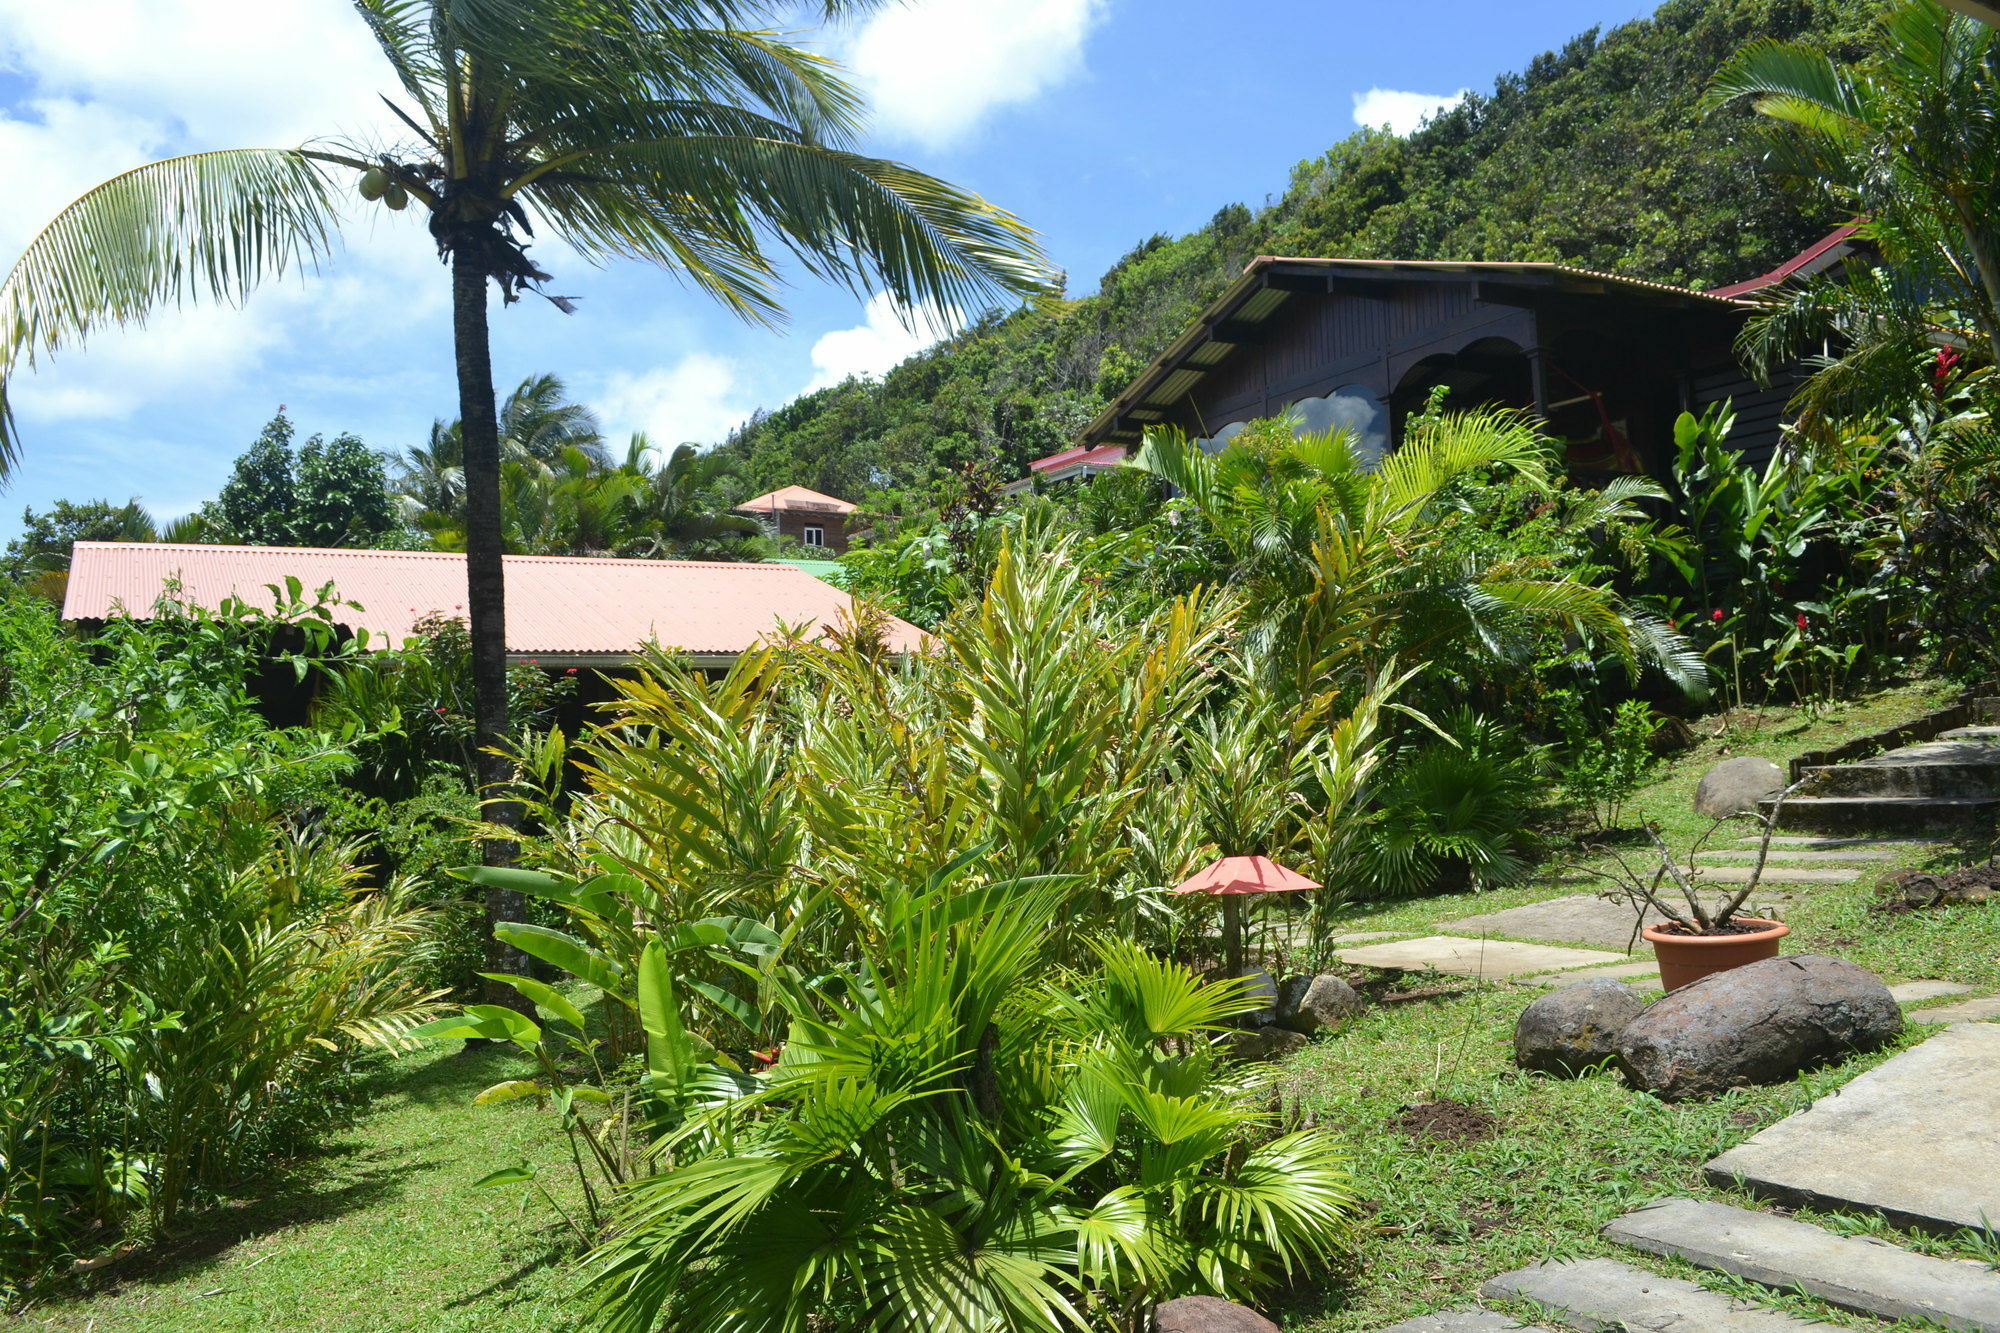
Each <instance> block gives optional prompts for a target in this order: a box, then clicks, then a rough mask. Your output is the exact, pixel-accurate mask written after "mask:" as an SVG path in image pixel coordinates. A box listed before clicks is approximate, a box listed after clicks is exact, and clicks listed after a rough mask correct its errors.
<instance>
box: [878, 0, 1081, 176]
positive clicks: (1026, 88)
mask: <svg viewBox="0 0 2000 1333" xmlns="http://www.w3.org/2000/svg"><path fill="white" fill-rule="evenodd" d="M1108 4H1109V0H912V2H911V3H909V4H906V5H901V6H896V7H892V8H887V9H884V10H882V11H881V12H880V13H878V14H876V15H875V16H874V17H873V18H870V19H869V20H868V21H867V22H866V23H865V24H864V25H863V26H862V27H861V28H860V29H859V31H858V32H856V33H855V34H854V35H853V36H852V38H851V39H850V40H849V41H848V42H846V43H845V49H844V50H843V51H842V52H841V54H842V56H843V58H844V60H845V63H846V65H847V67H848V69H849V70H850V71H851V72H852V74H853V75H854V77H855V79H856V81H857V82H858V83H859V84H860V85H861V87H862V89H863V90H864V91H865V92H866V93H867V94H868V98H869V100H870V102H871V103H872V104H873V105H874V109H875V120H876V125H877V126H878V128H880V129H881V130H882V131H884V132H885V133H887V134H890V135H892V136H894V137H898V138H904V139H913V140H915V141H916V142H918V143H921V144H923V145H925V146H926V147H930V148H946V147H950V146H951V145H953V144H956V143H959V142H962V141H963V140H964V139H965V138H966V137H967V136H968V135H970V134H971V133H972V131H973V130H974V129H976V128H977V127H978V125H979V123H980V121H981V120H983V119H984V118H985V117H986V116H987V115H989V114H990V113H991V112H993V111H995V110H997V109H999V108H1001V107H1004V106H1009V105H1012V104H1014V103H1017V102H1026V101H1030V100H1032V99H1034V98H1036V97H1038V96H1040V95H1041V94H1042V93H1043V92H1045V91H1047V90H1048V89H1049V88H1052V87H1054V86H1055V85H1057V84H1059V83H1062V82H1064V81H1065V80H1067V79H1070V78H1073V77H1074V76H1076V75H1077V74H1079V73H1081V72H1082V70H1083V45H1084V40H1085V39H1086V38H1087V37H1088V36H1089V35H1090V32H1091V30H1092V29H1093V28H1095V27H1096V26H1097V25H1098V23H1099V22H1101V21H1102V19H1103V17H1104V13H1105V10H1106V9H1107V7H1108Z"/></svg>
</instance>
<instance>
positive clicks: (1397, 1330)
mask: <svg viewBox="0 0 2000 1333" xmlns="http://www.w3.org/2000/svg"><path fill="white" fill-rule="evenodd" d="M1516 1329H1519V1330H1523V1331H1524V1333H1548V1330H1547V1329H1544V1328H1536V1327H1535V1326H1534V1325H1533V1324H1523V1323H1520V1322H1519V1321H1517V1320H1513V1319H1509V1318H1508V1317H1507V1316H1506V1315H1504V1314H1501V1313H1499V1312H1498V1311H1495V1310H1489V1309H1487V1308H1486V1307H1485V1306H1483V1305H1468V1306H1466V1307H1465V1308H1464V1309H1463V1310H1440V1311H1438V1312H1437V1313H1436V1314H1420V1315H1418V1316H1417V1317H1416V1318H1415V1319H1405V1320H1404V1321H1403V1322H1402V1323H1400V1324H1391V1325H1389V1327H1387V1328H1385V1329H1381V1330H1379V1333H1512V1331H1513V1330H1516Z"/></svg>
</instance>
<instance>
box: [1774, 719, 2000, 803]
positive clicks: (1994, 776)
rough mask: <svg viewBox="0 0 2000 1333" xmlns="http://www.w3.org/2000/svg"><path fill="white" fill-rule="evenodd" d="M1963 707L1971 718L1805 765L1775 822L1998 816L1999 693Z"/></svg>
mask: <svg viewBox="0 0 2000 1333" xmlns="http://www.w3.org/2000/svg"><path fill="white" fill-rule="evenodd" d="M1969 711H1970V715H1971V716H1972V718H1973V722H1972V723H1971V724H1970V725H1967V726H1962V727H1954V728H1952V729H1951V730H1949V731H1945V732H1942V733H1940V734H1938V735H1937V736H1936V738H1935V739H1932V740H1928V741H1919V742H1915V743H1913V744H1908V745H1901V746H1897V747H1896V748H1894V749H1891V750H1887V751H1884V752H1883V753H1881V754H1877V755H1872V756H1870V757H1868V758H1866V759H1856V760H1850V761H1848V762H1846V763H1839V764H1821V765H1808V766H1807V767H1806V768H1805V769H1804V770H1803V771H1802V772H1801V774H1800V776H1802V777H1810V778H1812V779H1813V782H1812V784H1811V785H1810V786H1808V787H1807V788H1806V789H1805V792H1804V793H1803V794H1801V795H1798V796H1794V797H1792V798H1791V799H1790V800H1788V801H1786V802H1785V804H1784V808H1783V810H1781V811H1780V812H1779V816H1778V823H1779V825H1780V827H1782V828H1787V829H1794V830H1801V831H1810V832H1820V833H1846V832H1864V831H1865V832H1875V831H1881V832H1899V833H1901V832H1909V833H1915V832H1925V831H1940V830H1947V829H1962V828H1968V827H1973V828H1977V827H1981V826H1983V825H1987V824H1990V823H1991V822H1992V820H1993V819H1994V817H1995V816H1996V815H2000V698H1993V699H1977V700H1974V701H1972V703H1971V704H1970V705H1969ZM1770 804H1771V803H1769V802H1767V803H1766V809H1768V808H1769V807H1770Z"/></svg>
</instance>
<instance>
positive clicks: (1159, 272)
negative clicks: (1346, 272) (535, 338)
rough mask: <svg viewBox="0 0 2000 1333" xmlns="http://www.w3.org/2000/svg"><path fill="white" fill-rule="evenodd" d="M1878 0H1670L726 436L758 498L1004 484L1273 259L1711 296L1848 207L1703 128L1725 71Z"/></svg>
mask: <svg viewBox="0 0 2000 1333" xmlns="http://www.w3.org/2000/svg"><path fill="white" fill-rule="evenodd" d="M1877 9H1878V5H1877V4H1875V3H1873V2H1872V0H1860V2H1858V3H1857V2H1856V0H1669V2H1668V3H1667V4H1665V5H1662V6H1661V7H1660V9H1659V10H1658V11H1657V12H1656V13H1655V14H1654V15H1653V16H1652V17H1651V18H1648V19H1641V20H1637V21H1634V22H1632V23H1628V24H1625V25H1623V26H1621V27H1618V28H1615V29H1612V30H1611V31H1609V32H1604V33H1600V32H1598V31H1596V30H1594V29H1593V30H1592V31H1590V32H1587V33H1584V34H1583V35H1581V36H1579V37H1577V38H1576V39H1574V40H1573V41H1571V42H1570V43H1569V45H1567V46H1566V47H1564V48H1563V49H1562V50H1560V51H1551V52H1548V53H1546V54H1544V55H1541V56H1539V57H1537V58H1536V59H1535V60H1534V61H1533V62H1532V63H1531V64H1530V65H1529V66H1528V68H1527V69H1526V70H1524V71H1521V72H1519V73H1514V74H1507V75H1504V76H1502V77H1501V78H1500V79H1499V80H1498V81H1497V82H1496V83H1495V84H1494V87H1493V90H1492V91H1491V92H1490V93H1487V94H1484V95H1474V96H1472V97H1469V98H1467V99H1466V100H1465V101H1464V102H1463V103H1461V104H1460V105H1459V106H1458V107H1456V108H1454V109H1453V110H1451V111H1449V112H1447V113H1445V114H1444V115H1442V116H1440V117H1438V118H1437V119H1435V120H1434V121H1432V122H1431V123H1430V124H1429V125H1427V126H1425V127H1424V128H1423V129H1421V130H1419V131H1417V132H1416V133H1414V134H1412V135H1410V136H1409V137H1408V138H1403V139H1399V138H1397V137H1395V136H1394V135H1391V134H1387V133H1384V132H1382V131H1377V130H1364V131H1361V132H1359V133H1356V134H1352V135H1349V136H1348V137H1347V138H1345V139H1342V140H1341V141H1340V142H1338V143H1336V144H1335V145H1334V146H1333V147H1332V148H1331V149H1329V150H1328V151H1327V152H1326V153H1325V154H1323V155H1322V156H1319V157H1316V158H1312V159H1309V160H1307V161H1305V162H1301V163H1300V164H1299V165H1298V166H1297V167H1296V168H1294V169H1293V172H1292V179H1291V182H1290V185H1289V188H1287V189H1286V191H1285V192H1284V194H1283V196H1282V197H1281V198H1279V199H1278V201H1277V202H1276V203H1274V204H1271V205H1270V206H1268V207H1266V208H1265V209H1263V210H1262V211H1258V212H1253V211H1252V210H1250V209H1249V208H1246V207H1245V206H1243V205H1241V204H1231V205H1229V206H1228V207H1226V208H1223V209H1222V210H1221V211H1220V212H1218V213H1217V214H1216V215H1215V217H1214V219H1213V220H1212V221H1211V222H1210V223H1209V224H1208V225H1207V226H1206V227H1203V228H1202V229H1200V230H1199V231H1195V232H1191V233H1189V234H1188V235H1185V236H1180V237H1166V236H1154V237H1151V238H1150V239H1148V240H1146V241H1144V242H1142V243H1141V244H1140V245H1139V246H1137V247H1136V248H1135V249H1133V250H1132V252H1131V253H1130V254H1128V255H1126V256H1125V257H1124V258H1123V259H1121V260H1120V261H1119V262H1118V263H1117V264H1116V265H1115V266H1114V267H1113V268H1112V269H1111V271H1110V272H1109V273H1107V274H1105V275H1104V278H1103V280H1102V281H1101V283H1100V284H1099V287H1098V291H1097V292H1096V293H1095V294H1094V295H1090V296H1085V297H1083V298H1081V299H1077V300H1064V301H1057V302H1053V303H1050V304H1049V305H1048V306H1046V307H1045V308H1040V309H1035V310H1023V311H1018V312H1015V313H1012V314H1009V315H1004V316H1003V315H992V316H988V317H987V318H984V319H982V320H979V321H977V322H976V323H975V324H974V325H973V326H972V327H971V328H969V329H967V330H966V331H965V332H964V333H962V334H961V335H959V336H958V337H956V338H954V339H952V340H951V341H949V342H947V343H943V344H940V345H939V346H937V347H935V348H932V349H931V350H929V351H927V352H924V353H921V354H919V355H918V356H915V357H912V358H910V359H909V360H907V361H905V362H903V363H902V364H901V365H899V366H897V367H896V368H895V369H893V370H891V371H890V372H889V373H888V374H887V375H885V376H884V377H883V378H882V380H881V382H880V383H874V382H867V381H858V380H850V381H848V382H847V383H845V384H841V385H838V386H836V387H834V388H830V389H824V390H821V391H820V392H818V393H813V394H808V395H806V396H805V397H803V398H800V399H798V400H797V401H795V402H793V403H791V404H789V405H787V406H785V407H783V408H780V409H778V410H777V411H775V412H771V413H768V414H761V415H760V416H759V417H758V418H757V419H756V420H755V421H753V422H751V423H750V424H749V425H747V426H746V427H744V428H743V429H742V430H740V431H738V432H737V433H736V434H735V435H733V436H732V437H731V438H730V439H729V440H728V442H727V443H726V444H725V445H724V446H723V448H724V450H725V451H727V452H729V453H731V454H734V455H736V456H737V457H738V458H740V459H741V460H742V462H743V463H744V464H745V468H746V471H747V473H748V476H747V483H748V485H749V488H750V489H749V491H746V494H748V493H754V492H756V491H761V490H765V489H769V488H772V487H776V486H780V485H785V484H788V483H797V484H800V485H805V486H810V487H813V488H814V489H816V490H822V491H826V492H829V493H831V494H834V495H842V496H848V497H852V498H855V499H862V498H864V497H868V498H869V499H871V501H872V502H873V504H874V505H876V506H879V507H883V508H887V509H891V510H895V509H900V508H902V507H904V506H906V505H921V504H922V503H923V502H924V499H925V497H926V496H928V495H932V494H934V493H935V492H936V490H937V488H938V487H939V486H940V484H941V483H943V482H944V481H945V479H946V478H947V477H949V475H950V474H951V473H952V472H954V471H955V470H957V469H959V468H962V467H963V466H964V465H966V464H967V463H971V462H975V461H981V460H983V461H986V462H988V463H990V464H991V465H992V466H993V467H994V468H995V469H996V471H997V472H998V474H999V475H1000V476H1002V477H1012V476H1016V475H1019V473H1020V472H1021V471H1022V470H1023V469H1024V468H1025V465H1026V463H1027V462H1028V460H1030V459H1033V458H1037V457H1040V456H1042V455H1044V454H1048V453H1052V452H1054V451H1055V450H1057V449H1060V448H1062V447H1064V446H1065V444H1066V443H1067V442H1068V440H1069V437H1070V436H1071V435H1072V434H1073V433H1074V432H1075V431H1076V430H1077V429H1078V428H1080V427H1081V426H1082V425H1083V424H1085V423H1086V422H1088V421H1089V420H1090V418H1091V417H1093V416H1094V415H1095V414H1096V413H1097V411H1098V409H1099V408H1100V407H1101V406H1102V405H1103V403H1104V401H1105V399H1106V397H1107V396H1108V395H1109V393H1111V392H1115V391H1116V390H1117V389H1119V388H1122V387H1123V386H1124V384H1125V382H1126V381H1127V380H1128V379H1129V378H1130V376H1131V374H1132V373H1133V372H1134V371H1135V370H1137V369H1138V368H1139V367H1141V366H1142V365H1144V364H1145V362H1146V361H1148V360H1149V359H1151V357H1152V356H1153V355H1154V354H1156V353H1157V352H1158V351H1159V350H1160V349H1161V348H1162V347H1163V346H1165V344H1166V343H1167V342H1168V341H1169V340H1171V338H1172V337H1173V336H1174V334H1175V333H1176V332H1178V331H1179V329H1180V328H1181V327H1182V326H1183V325H1184V324H1185V323H1186V322H1187V320H1188V319H1189V318H1191V317H1192V316H1193V315H1194V314H1195V313H1196V312H1197V311H1198V310H1199V309H1200V308H1201V307H1202V306H1203V305H1205V304H1206V303H1207V302H1208V301H1209V300H1210V299H1211V298H1212V297H1213V296H1214V295H1215V294H1216V293H1217V292H1219V291H1220V290H1221V289H1222V288H1223V287H1224V286H1225V285H1227V283H1228V282H1229V280H1230V279H1231V278H1233V277H1234V276H1236V274H1237V273H1238V272H1240V271H1241V269H1242V267H1243V265H1244V264H1245V263H1246V262H1247V261H1248V260H1249V259H1250V258H1251V257H1252V256H1254V255H1258V254H1289V255H1325V256H1338V255H1345V256H1353V257H1361V258H1389V259H1516V260H1556V261H1561V262H1564V263H1570V264H1576V265H1579V266H1582V267H1586V268H1592V269H1599V270H1603V271H1607V272H1613V273H1625V274H1630V275H1633V276H1637V277H1646V278H1652V279H1655V280H1658V281H1664V282H1673V283H1685V284H1688V285H1692V286H1711V285H1715V284H1719V283H1722V282H1726V281H1730V280H1733V279H1736V278H1740V277H1746V276H1750V275H1753V274H1756V273H1759V272H1762V271H1764V270H1766V269H1769V268H1770V267H1772V266H1773V265H1774V264H1776V263H1777V262H1779V261H1780V260H1782V259H1784V258H1785V257H1787V256H1789V255H1791V254H1794V253H1796V252H1797V251H1798V250H1799V249H1800V248H1802V247H1803V246H1804V245H1805V244H1806V243H1807V242H1809V241H1811V240H1812V239H1814V238H1815V237H1816V236H1818V235H1820V234H1822V233H1823V232H1824V231H1825V230H1827V229H1828V228H1829V227H1830V226H1831V225H1833V224H1835V223H1837V222H1839V221H1841V219H1838V218H1832V217H1827V216H1823V215H1814V214H1807V213H1802V212H1801V211H1800V210H1799V209H1798V208H1796V207H1794V206H1793V204H1792V202H1791V201H1790V200H1788V199H1787V198H1786V197H1785V196H1784V195H1783V194H1781V193H1780V192H1779V191H1778V189H1777V188H1776V187H1775V186H1774V184H1773V183H1772V182H1771V181H1770V180H1769V179H1768V178H1766V177H1765V176H1763V175H1762V174H1761V173H1760V171H1759V166H1758V159H1759V157H1760V154H1761V148H1760V143H1761V141H1760V140H1759V139H1758V137H1757V136H1756V134H1755V133H1754V132H1753V131H1752V129H1751V126H1750V123H1749V120H1750V116H1749V112H1748V111H1747V110H1738V111H1736V112H1733V113H1730V114H1726V115H1716V116H1704V115H1702V114H1701V113H1700V111H1699V110H1698V106H1697V104H1698V102H1699V99H1700V96H1701V93H1702V90H1703V89H1704V88H1705V87H1706V86H1707V84H1708V81H1709V78H1710V75H1711V74H1712V73H1713V72H1714V70H1715V69H1716V67H1717V66H1718V65H1719V64H1720V63H1721V62H1722V61H1723V60H1724V59H1725V58H1726V57H1727V56H1729V55H1730V54H1731V53H1733V52H1734V51H1735V50H1736V49H1737V48H1738V47H1740V46H1741V45H1742V44H1743V43H1744V42H1746V41H1749V40H1751V39H1752V38H1755V37H1759V36H1773V37H1780V38H1788V39H1802V40H1807V41H1811V42H1813V43H1815V44H1818V45H1822V46H1824V47H1826V48H1828V49H1829V50H1833V51H1835V52H1837V53H1839V54H1841V55H1843V56H1854V55H1858V54H1859V52H1860V50H1861V42H1862V38H1863V37H1864V35H1865V33H1866V31H1867V28H1868V26H1869V24H1870V23H1871V22H1872V19H1873V16H1874V14H1875V13H1876V12H1877Z"/></svg>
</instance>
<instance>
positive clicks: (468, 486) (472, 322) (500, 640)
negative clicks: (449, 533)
mask: <svg viewBox="0 0 2000 1333" xmlns="http://www.w3.org/2000/svg"><path fill="white" fill-rule="evenodd" d="M451 331H452V342H453V350H454V352H455V353H456V355H457V359H458V419H459V423H460V432H461V447H462V448H463V451H464V454H463V458H462V459H461V463H462V466H463V468H464V471H465V605H466V610H467V611H468V612H469V613H470V617H471V625H470V633H471V639H472V711H473V719H474V722H475V724H476V728H475V730H476V739H475V742H474V744H475V748H476V753H475V754H474V755H473V774H474V779H475V782H476V784H477V786H478V789H479V792H480V795H481V797H482V799H484V800H486V801H487V802H488V804H487V806H486V808H485V814H486V818H487V819H488V820H489V821H490V822H492V823H494V824H498V825H500V826H501V827H502V828H506V829H514V828H517V827H519V825H520V822H521V807H520V803H519V802H517V801H515V800H513V799H511V793H510V791H509V780H510V779H511V777H512V773H511V771H510V766H509V765H508V762H507V760H506V759H505V758H504V757H503V756H501V755H497V754H495V753H493V751H494V750H495V749H496V748H497V747H499V746H500V745H501V744H502V743H503V742H504V741H505V740H506V738H507V600H506V575H505V573H504V571H503V570H502V567H501V564H500V556H501V552H502V551H503V550H504V549H505V547H504V539H503V537H502V535H501V526H500V422H499V418H498V417H497V415H496V414H495V412H494V406H493V348H492V344H491V342H490V340H489V339H488V336H487V328H486V274H485V273H484V272H482V271H481V269H480V266H479V265H478V264H477V263H476V262H474V261H471V260H468V258H467V257H466V254H465V251H464V250H462V249H461V250H457V251H454V252H453V256H452V262H451ZM495 798H498V799H495ZM517 850H518V848H517V844H516V843H515V842H514V840H513V839H512V838H507V837H496V838H487V839H485V840H484V841H483V842H481V843H480V847H479V853H480V856H479V859H480V860H481V861H482V862H483V863H484V864H486V865H489V866H505V865H509V864H511V863H512V862H513V860H514V855H515V852H516V851H517ZM525 907H526V901H525V899H523V898H522V896H521V894H520V892H519V891H518V890H514V889H493V888H489V889H487V890H486V924H487V928H488V936H487V944H486V963H487V970H488V971H495V972H521V971H525V970H526V968H525V966H524V965H525V964H526V962H527V958H526V955H524V954H522V953H521V952H520V951H519V950H518V949H512V948H509V947H507V946H506V945H503V944H501V943H500V942H499V941H498V940H496V939H493V938H492V935H491V930H492V927H493V926H495V925H497V924H498V923H500V922H502V921H519V920H520V919H521V918H522V915H523V909H524V908H525ZM489 989H491V990H492V991H493V992H494V994H493V995H490V996H489V997H488V998H489V1000H490V1001H491V1002H493V1003H496V1004H498V1003H508V1004H512V1005H518V1003H519V999H518V996H516V993H515V991H514V990H513V988H512V987H508V986H502V985H501V984H500V983H498V982H492V983H489Z"/></svg>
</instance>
